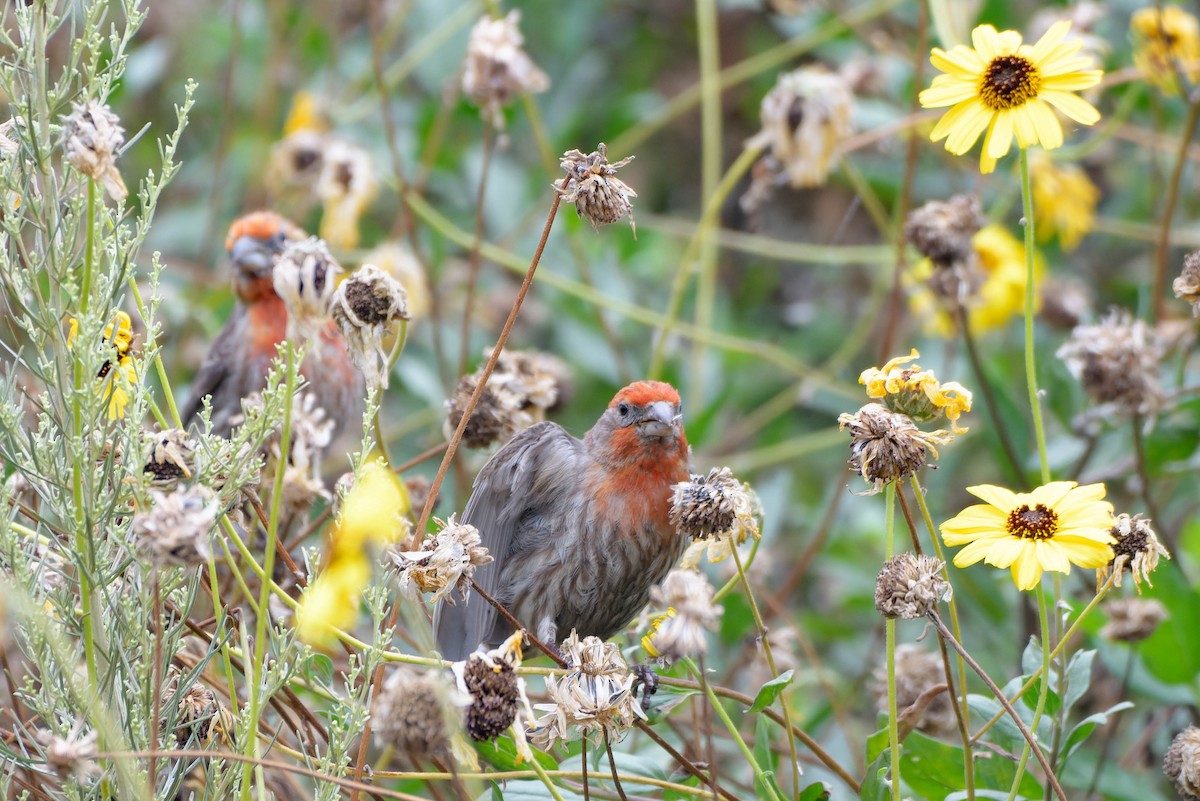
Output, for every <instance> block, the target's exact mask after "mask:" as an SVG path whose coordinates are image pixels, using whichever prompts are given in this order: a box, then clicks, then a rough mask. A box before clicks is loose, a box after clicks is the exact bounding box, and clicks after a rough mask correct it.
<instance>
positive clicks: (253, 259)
mask: <svg viewBox="0 0 1200 801" xmlns="http://www.w3.org/2000/svg"><path fill="white" fill-rule="evenodd" d="M303 238H304V232H303V231H302V230H301V229H300V228H299V227H298V226H297V225H295V224H294V223H292V222H291V221H289V220H287V219H285V218H283V217H281V216H280V215H278V214H275V213H274V212H270V211H259V212H254V213H252V214H247V215H245V216H243V217H240V218H239V219H237V220H235V221H234V223H233V225H231V226H230V228H229V235H228V236H227V237H226V239H225V249H226V251H227V252H228V254H229V261H230V263H231V265H232V266H233V291H234V294H236V295H237V304H236V305H235V306H234V308H233V312H232V313H231V314H230V316H229V320H228V321H226V323H225V327H224V328H222V329H221V331H220V332H219V333H218V334H217V336H216V339H214V340H213V343H212V345H211V346H209V349H208V353H207V354H206V355H205V357H204V363H203V364H202V365H201V366H200V370H199V371H198V372H197V373H196V378H195V380H194V381H193V382H192V397H191V399H190V400H189V401H188V403H187V405H186V406H184V407H183V409H182V410H181V415H182V418H183V424H184V426H185V427H186V426H187V425H188V424H189V423H191V422H193V421H195V419H196V418H197V416H198V415H199V414H200V410H201V408H202V404H203V400H204V397H205V396H211V397H212V425H213V431H214V433H217V434H221V435H227V434H228V433H229V430H230V427H231V426H230V420H231V418H233V417H234V416H236V415H238V414H240V413H241V411H242V406H241V402H242V398H245V397H247V396H248V395H250V394H252V393H254V392H258V391H260V390H262V389H263V387H265V386H266V383H267V373H268V371H269V370H270V368H271V363H272V361H273V360H274V359H275V357H276V355H277V353H278V351H277V346H278V345H279V343H280V342H283V341H284V339H286V338H287V319H288V315H287V307H286V306H285V304H284V302H283V299H282V298H280V297H279V295H278V294H277V293H276V292H275V286H274V281H273V273H274V269H275V263H276V261H278V259H279V255H280V254H281V253H282V252H283V251H284V249H285V248H286V247H287V246H288V245H289V244H290V243H292V242H296V241H299V240H301V239H303ZM296 344H297V345H299V344H300V343H296ZM300 374H301V375H302V376H303V377H304V378H305V379H306V380H307V381H308V383H309V385H310V386H309V391H311V392H313V393H315V394H316V396H317V404H318V405H319V406H320V407H321V408H323V409H324V410H325V412H326V414H327V415H328V416H329V417H330V418H331V419H333V420H335V421H337V428H338V429H340V428H341V426H342V424H344V423H345V421H346V420H348V419H352V418H353V417H354V412H355V410H356V409H357V408H359V406H360V404H361V403H362V399H363V396H364V394H365V392H364V389H363V379H362V375H361V374H360V373H359V372H358V370H357V369H356V368H355V367H354V366H353V364H352V362H351V360H350V356H349V353H348V351H347V350H346V342H345V340H344V339H343V338H342V335H341V334H340V333H338V331H337V328H336V327H335V326H334V324H333V321H332V320H330V321H329V322H328V324H327V325H326V326H325V328H324V329H323V330H322V332H321V334H320V336H318V337H316V338H314V340H313V342H312V343H311V344H310V346H309V351H308V355H307V356H306V357H305V359H304V362H303V363H302V364H301V365H300ZM335 436H336V432H335Z"/></svg>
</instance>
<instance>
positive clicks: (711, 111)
mask: <svg viewBox="0 0 1200 801" xmlns="http://www.w3.org/2000/svg"><path fill="white" fill-rule="evenodd" d="M717 27H718V13H717V2H716V0H696V39H697V44H698V51H699V52H698V60H699V62H700V196H701V197H705V198H707V197H712V196H713V195H715V194H717V187H718V185H719V183H720V175H721V82H720V77H719V76H720V72H721V58H720V51H719V37H718V34H717ZM715 221H716V216H715V215H710V216H708V217H707V218H706V220H705V223H706V224H705V225H703V226H702V227H701V228H700V229H699V230H698V231H697V232H696V233H697V236H698V237H699V238H700V253H699V256H700V263H699V277H698V279H697V282H696V310H695V319H696V325H697V326H698V327H700V328H712V320H713V312H714V306H715V305H716V297H717V244H716V242H715V241H714V238H713V235H712V234H713V227H714V225H713V224H714V222H715ZM707 353H708V349H707V348H704V347H701V346H699V345H697V347H695V348H694V349H693V350H692V380H691V391H692V394H693V395H694V396H695V397H697V398H700V399H701V401H703V393H704V390H705V387H706V385H705V382H704V359H705V356H706V355H707Z"/></svg>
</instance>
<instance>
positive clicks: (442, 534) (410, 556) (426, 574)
mask: <svg viewBox="0 0 1200 801" xmlns="http://www.w3.org/2000/svg"><path fill="white" fill-rule="evenodd" d="M439 522H440V521H439ZM441 525H442V529H441V531H439V532H438V533H437V534H436V535H434V536H433V537H430V538H429V539H427V540H425V542H424V543H423V544H422V546H421V550H419V551H399V552H397V551H393V552H392V554H391V556H392V561H393V562H395V564H396V566H397V567H398V568H399V569H400V578H399V583H400V588H401V589H403V590H407V589H408V588H409V587H410V586H413V587H415V588H416V589H417V590H419V591H421V592H431V593H433V598H432V599H431V600H433V601H438V600H441V599H442V598H445V599H446V600H448V601H449V602H450V603H451V605H453V604H454V603H455V601H454V596H452V595H451V594H450V592H451V590H455V589H457V590H458V594H459V597H461V598H462V599H463V600H464V601H465V600H466V599H467V593H468V592H470V589H471V578H472V577H473V576H474V575H475V569H476V568H477V567H479V566H480V565H486V564H487V563H488V562H490V561H492V556H491V554H489V553H488V550H487V548H485V547H483V545H482V544H481V543H482V542H483V540H482V538H481V537H480V534H479V529H477V528H475V527H474V526H472V525H470V524H468V523H458V522H456V521H455V520H454V515H450V517H449V518H448V519H447V520H446V522H444V523H442V524H441Z"/></svg>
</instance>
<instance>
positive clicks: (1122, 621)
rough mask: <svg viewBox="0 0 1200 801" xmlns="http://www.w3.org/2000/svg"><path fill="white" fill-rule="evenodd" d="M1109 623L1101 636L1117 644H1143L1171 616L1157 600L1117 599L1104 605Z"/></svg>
mask: <svg viewBox="0 0 1200 801" xmlns="http://www.w3.org/2000/svg"><path fill="white" fill-rule="evenodd" d="M1104 611H1105V612H1106V613H1107V614H1108V622H1107V623H1105V624H1104V626H1103V627H1102V628H1101V629H1100V636H1101V637H1104V638H1105V639H1109V640H1114V641H1116V642H1141V641H1142V640H1144V639H1146V638H1147V637H1149V636H1150V635H1151V634H1153V633H1154V632H1155V631H1157V630H1158V625H1159V624H1160V623H1162V622H1163V621H1164V620H1166V619H1167V618H1168V617H1169V615H1168V614H1167V608H1166V607H1165V606H1163V605H1162V602H1161V601H1159V600H1158V599H1157V598H1117V599H1116V600H1112V601H1109V602H1108V603H1107V604H1105V605H1104Z"/></svg>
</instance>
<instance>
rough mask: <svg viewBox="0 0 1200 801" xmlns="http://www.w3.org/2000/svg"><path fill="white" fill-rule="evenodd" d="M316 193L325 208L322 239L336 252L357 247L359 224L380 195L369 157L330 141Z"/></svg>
mask: <svg viewBox="0 0 1200 801" xmlns="http://www.w3.org/2000/svg"><path fill="white" fill-rule="evenodd" d="M321 163H322V168H321V174H320V175H319V176H318V177H317V183H316V193H317V197H318V198H320V199H321V202H322V204H323V205H324V213H323V214H322V215H321V229H320V230H321V237H322V238H324V239H325V240H326V241H327V242H329V244H330V245H331V246H332V247H334V248H337V249H338V250H339V251H343V250H353V249H354V248H356V247H358V240H359V231H358V220H359V218H360V217H362V214H363V212H364V211H366V209H367V207H368V206H370V205H371V203H372V202H374V200H375V198H376V197H378V195H379V178H378V175H377V171H376V168H375V163H374V161H373V160H372V159H371V154H370V153H368V152H367V151H366V150H363V149H362V148H361V147H359V146H357V145H352V144H350V143H349V142H346V141H343V140H341V139H334V138H329V139H327V140H326V142H325V148H324V152H323V154H322V159H321Z"/></svg>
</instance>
